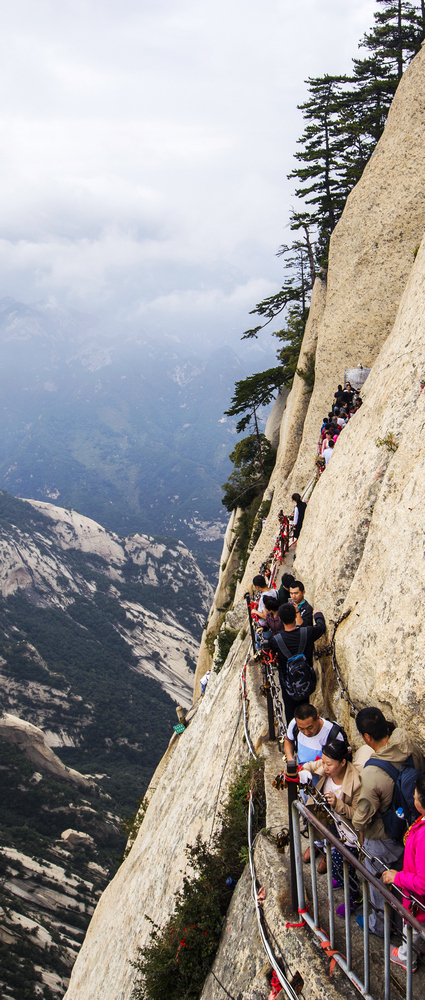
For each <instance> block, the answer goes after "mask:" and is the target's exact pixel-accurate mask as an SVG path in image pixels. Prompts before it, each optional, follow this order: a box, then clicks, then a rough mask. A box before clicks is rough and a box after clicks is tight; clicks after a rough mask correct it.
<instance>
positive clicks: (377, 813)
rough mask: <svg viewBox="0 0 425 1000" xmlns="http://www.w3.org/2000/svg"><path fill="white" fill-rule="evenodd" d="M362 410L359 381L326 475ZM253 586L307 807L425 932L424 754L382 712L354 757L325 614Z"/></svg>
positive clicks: (370, 714) (336, 409)
mask: <svg viewBox="0 0 425 1000" xmlns="http://www.w3.org/2000/svg"><path fill="white" fill-rule="evenodd" d="M361 405H362V403H361V399H360V395H359V393H357V392H356V391H355V390H353V389H352V387H351V385H350V383H346V384H345V387H344V389H342V386H341V385H339V386H338V389H337V392H336V393H335V402H334V405H333V407H332V411H331V412H330V413H329V414H328V417H327V418H326V419H324V421H323V425H322V428H321V440H320V444H319V459H318V462H320V461H321V460H322V459H323V460H324V461H323V468H326V466H327V464H328V462H329V459H330V457H331V455H332V449H333V448H334V446H335V444H336V441H337V440H338V436H339V434H340V433H341V432H342V430H343V428H344V427H345V425H346V423H347V421H348V420H349V419H350V418H351V417H352V416H353V414H354V413H356V412H357V410H358V409H359V407H360V406H361ZM326 452H329V454H328V455H326ZM319 468H320V466H319ZM292 499H293V500H294V501H295V511H294V519H293V523H294V531H293V539H294V541H296V540H297V539H298V536H299V533H300V530H301V527H302V523H303V519H304V514H305V510H306V504H305V503H304V501H303V500H302V498H301V496H300V494H298V493H295V494H293V497H292ZM281 513H282V512H281ZM280 520H281V519H280ZM287 520H288V519H285V521H287ZM253 585H254V588H255V590H256V591H257V601H256V602H254V604H253V605H251V609H252V614H253V617H254V620H255V621H256V631H257V653H260V651H261V653H265V654H266V655H267V654H268V653H271V654H274V655H275V657H276V661H277V670H278V675H279V682H280V689H281V694H282V701H283V704H284V708H285V716H286V729H287V731H286V739H285V753H286V757H287V759H294V758H295V759H296V761H297V764H298V776H299V782H300V789H301V791H300V795H301V797H302V798H303V799H304V801H306V802H307V804H308V805H309V804H311V803H312V802H316V804H317V801H318V800H319V801H320V800H321V801H322V802H323V803H324V804H325V806H327V808H328V819H329V814H330V815H331V817H332V821H331V824H332V825H331V829H332V832H333V834H334V835H335V836H336V837H338V838H340V839H341V840H342V841H343V842H344V844H345V846H346V848H347V849H348V850H349V851H350V852H351V853H352V854H353V856H354V857H356V858H358V857H359V856H360V853H361V857H362V860H363V861H364V864H365V866H366V868H367V869H368V870H369V871H370V872H371V873H372V874H373V875H375V877H380V876H381V877H382V882H383V883H384V884H385V885H387V886H388V887H391V886H394V887H395V888H396V889H397V890H399V893H400V895H401V898H402V902H403V904H404V906H405V907H406V908H407V909H409V910H411V911H412V912H413V914H414V915H415V916H416V919H417V920H418V921H419V922H420V923H423V924H424V925H425V759H424V756H423V754H422V751H421V750H420V748H419V746H418V745H417V744H416V743H415V741H414V739H412V738H411V736H410V735H409V734H408V733H407V732H406V730H404V729H403V728H401V727H398V726H397V725H396V724H395V723H394V722H392V721H389V720H387V719H386V718H385V716H384V715H383V713H382V711H381V710H380V709H379V708H377V707H375V706H371V707H367V708H363V709H361V711H359V712H358V713H357V715H356V726H357V730H358V733H359V737H361V738H362V740H363V745H362V746H360V747H358V748H357V749H356V750H353V749H352V747H351V746H350V744H349V740H348V738H347V735H346V733H345V731H344V729H343V727H342V726H341V725H340V724H339V723H337V722H336V721H330V720H328V719H325V718H321V716H320V715H319V713H318V711H317V709H316V707H315V706H314V705H313V704H311V702H310V700H309V699H310V696H311V695H312V694H313V692H314V690H315V687H316V674H315V670H314V667H313V652H314V643H315V642H316V640H317V639H319V638H320V636H322V635H323V633H324V632H325V630H326V623H325V619H324V616H323V614H322V613H321V612H320V611H313V608H312V605H311V604H309V603H308V601H307V600H306V596H305V588H304V584H303V583H302V581H301V580H297V579H295V577H294V576H293V575H292V574H290V573H283V575H282V578H281V582H280V585H279V586H277V585H274V584H273V583H271V584H270V583H267V580H266V577H265V576H264V575H258V576H255V577H254V579H253ZM312 795H313V798H312ZM315 852H316V853H317V854H318V855H320V858H319V862H318V868H317V871H318V872H319V873H325V872H326V871H327V856H326V852H325V851H324V844H323V843H321V842H320V841H316V842H315ZM331 854H332V883H333V887H334V889H335V890H338V889H342V888H343V857H342V855H341V854H340V853H339V852H338V850H337V849H336V848H334V847H333V848H332V852H331ZM303 860H304V862H305V863H306V864H310V863H313V862H314V860H315V859H313V858H311V857H310V848H309V847H308V848H307V849H306V850H305V851H304V855H303ZM369 895H370V915H369V931H370V933H372V934H375V935H377V936H378V937H381V938H383V937H384V901H383V897H382V896H381V894H380V892H379V891H378V890H377V889H375V887H374V886H373V885H372V884H371V883H370V884H369ZM399 898H400V897H399ZM349 901H350V916H351V915H354V914H355V913H356V910H357V909H358V908H359V906H360V904H361V903H362V889H361V886H360V885H359V883H358V880H357V874H356V869H355V868H354V866H353V865H349ZM336 913H337V914H338V915H339V916H342V917H346V916H347V917H348V914H346V911H345V904H344V902H342V903H341V904H340V905H339V906H338V907H337V908H336ZM355 919H356V921H357V923H358V924H359V926H360V927H361V928H363V914H362V913H358V914H357V915H356V917H355ZM399 929H400V932H401V933H402V941H401V944H400V945H399V947H395V946H393V947H391V949H390V959H391V962H393V963H395V964H396V965H399V966H401V967H402V968H403V969H406V968H407V961H408V948H407V938H406V934H405V932H404V930H403V929H402V928H401V927H400V928H399ZM424 930H425V928H424ZM421 952H425V936H424V937H423V936H422V935H421V934H419V932H416V931H415V930H413V960H412V969H413V971H415V969H416V968H417V963H418V958H419V955H420V953H421Z"/></svg>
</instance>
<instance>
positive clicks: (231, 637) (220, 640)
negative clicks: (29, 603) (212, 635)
mask: <svg viewBox="0 0 425 1000" xmlns="http://www.w3.org/2000/svg"><path fill="white" fill-rule="evenodd" d="M237 634H238V633H237V631H235V629H233V628H221V629H220V631H219V633H218V636H217V648H216V657H215V661H214V673H216V674H219V673H220V670H221V668H222V667H223V666H224V664H225V662H226V659H227V655H228V653H229V650H230V649H231V648H232V646H233V643H234V641H235V639H236V636H237Z"/></svg>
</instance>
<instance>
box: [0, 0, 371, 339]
mask: <svg viewBox="0 0 425 1000" xmlns="http://www.w3.org/2000/svg"><path fill="white" fill-rule="evenodd" d="M374 9H375V3H374V0H5V2H4V3H3V4H2V5H1V12H0V27H1V30H0V50H1V57H0V94H1V98H0V105H1V135H2V143H1V155H0V218H1V226H0V274H1V277H0V296H4V295H7V296H13V297H14V298H17V299H20V300H22V301H25V302H33V301H37V300H50V301H52V302H57V303H59V304H63V305H67V306H73V307H75V308H77V309H81V310H83V311H86V312H90V313H96V314H98V315H100V316H102V317H105V318H108V320H109V321H110V322H112V323H113V324H114V325H117V326H120V325H122V324H125V323H130V324H131V325H132V326H136V327H137V328H140V329H143V330H144V331H145V332H147V333H149V334H155V335H159V334H161V333H165V334H167V335H168V336H170V335H171V336H177V337H181V338H183V339H184V338H186V337H189V338H195V340H198V339H199V338H200V337H203V338H205V339H206V340H209V341H211V342H219V341H220V340H222V341H223V340H227V341H228V342H232V343H233V344H236V343H237V342H238V340H239V337H240V334H241V332H242V331H243V330H244V329H246V327H247V326H248V325H250V322H251V320H250V318H249V316H248V313H249V309H251V308H252V307H253V305H254V304H255V303H256V302H257V301H259V300H260V299H261V298H263V297H264V296H265V295H268V294H272V293H273V292H274V291H275V290H276V289H277V288H278V287H279V284H280V280H281V274H282V270H281V263H280V262H279V260H278V259H277V258H276V257H275V252H276V250H277V248H278V247H279V245H280V244H281V243H283V242H285V241H287V240H288V230H287V228H286V226H287V222H288V215H289V210H290V207H291V204H293V198H292V191H293V181H287V180H286V175H287V174H288V173H289V171H290V170H291V168H292V166H293V160H292V157H293V153H294V151H295V149H296V140H297V137H298V136H299V135H300V133H301V131H302V118H301V114H300V112H298V111H297V110H296V105H297V103H300V102H301V101H302V100H303V99H304V98H305V86H304V83H303V81H304V79H305V78H306V77H307V76H309V75H312V76H315V75H320V74H322V73H324V72H329V73H338V72H344V71H349V69H350V61H351V57H352V56H353V55H356V53H357V44H358V41H359V39H360V38H361V36H362V35H363V33H364V31H365V30H366V29H367V28H368V27H370V26H371V24H372V21H373V11H374Z"/></svg>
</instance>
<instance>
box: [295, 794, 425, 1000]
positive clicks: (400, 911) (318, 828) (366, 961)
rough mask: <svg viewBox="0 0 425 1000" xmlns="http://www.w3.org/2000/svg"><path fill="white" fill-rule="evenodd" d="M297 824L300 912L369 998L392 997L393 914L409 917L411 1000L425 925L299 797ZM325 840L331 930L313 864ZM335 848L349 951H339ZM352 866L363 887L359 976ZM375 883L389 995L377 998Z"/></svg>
mask: <svg viewBox="0 0 425 1000" xmlns="http://www.w3.org/2000/svg"><path fill="white" fill-rule="evenodd" d="M300 816H302V817H303V819H304V820H305V821H306V822H307V825H308V832H309V844H310V857H311V859H312V864H311V895H312V904H313V913H312V914H311V913H310V912H309V911H308V909H307V905H306V891H305V886H304V870H303V859H302V846H301V828H300ZM292 825H293V837H294V854H295V868H296V880H297V892H298V910H299V912H300V913H301V915H302V919H303V920H304V921H305V923H306V924H307V925H308V927H310V929H311V930H312V931H313V933H314V934H315V936H316V937H317V938H318V940H319V941H320V943H321V946H322V947H324V949H325V951H326V953H327V954H328V955H329V957H331V958H332V960H333V961H335V962H336V963H337V964H338V965H339V966H340V968H341V969H342V970H343V972H345V974H346V975H347V976H348V978H349V980H350V981H351V982H352V983H353V985H354V986H355V987H356V988H357V989H358V990H359V992H360V993H361V994H362V996H364V997H365V998H366V1000H381V997H383V998H384V1000H390V998H391V963H390V947H391V945H390V936H391V915H392V914H393V915H394V914H397V915H398V917H399V918H400V917H401V918H402V920H403V921H404V934H405V937H406V942H407V959H406V994H405V995H406V1000H413V992H412V990H413V979H412V973H413V971H414V963H413V940H412V937H413V931H415V932H416V933H417V934H419V935H421V937H422V938H423V939H424V947H425V928H424V925H423V924H421V923H419V921H418V920H416V918H415V917H414V916H413V914H412V913H411V911H409V910H406V909H405V907H404V906H403V905H402V903H400V902H399V901H398V900H397V898H396V897H395V896H394V895H392V893H391V892H390V891H389V890H388V889H387V888H386V887H385V885H383V884H382V882H381V881H379V879H378V878H375V876H374V875H372V873H371V872H370V871H368V869H367V868H365V866H364V865H363V864H362V863H361V861H359V860H358V859H357V858H356V857H355V856H354V855H353V854H352V853H351V851H349V850H348V849H347V847H346V846H345V844H344V843H343V842H342V841H341V840H340V839H339V838H338V837H336V836H334V834H333V833H332V832H331V831H330V830H329V828H328V827H326V826H324V825H323V824H322V823H321V822H320V820H318V819H317V818H316V816H315V815H314V813H312V812H311V811H310V809H308V808H307V806H305V805H303V803H302V802H300V801H299V800H298V799H297V800H296V801H295V802H293V804H292ZM317 835H319V837H320V840H322V841H325V844H326V857H327V889H328V907H327V916H328V920H329V933H327V932H326V931H325V930H323V928H322V927H321V925H320V913H319V895H318V889H317V873H316V868H315V865H314V856H315V843H314V842H315V839H316V840H317V839H318V836H317ZM332 847H335V848H336V850H337V851H338V852H339V854H340V855H341V856H342V858H343V880H344V881H343V886H344V904H345V955H343V954H342V952H340V951H339V950H338V949H337V947H336V930H335V906H334V887H333V884H332ZM349 865H351V866H352V867H353V868H354V869H355V870H356V873H357V876H358V880H359V883H360V885H361V887H362V891H363V977H361V976H360V974H359V971H358V970H357V971H355V969H354V968H353V948H352V934H351V924H350V916H351V908H350V884H349ZM369 885H371V886H373V887H374V888H375V889H377V890H378V892H379V893H380V895H381V896H382V899H383V911H384V914H383V923H384V938H383V946H384V993H383V994H381V995H380V996H379V997H378V996H375V997H374V996H372V994H371V992H370V973H371V967H370V957H369V943H370V942H369V938H370V934H371V931H370V930H369V912H370V903H369V900H368V886H369ZM419 997H423V983H422V984H421V992H419V993H418V998H419Z"/></svg>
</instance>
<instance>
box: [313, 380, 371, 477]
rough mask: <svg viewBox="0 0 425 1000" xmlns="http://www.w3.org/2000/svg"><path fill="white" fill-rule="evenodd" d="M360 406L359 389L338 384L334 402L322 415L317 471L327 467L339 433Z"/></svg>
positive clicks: (349, 385)
mask: <svg viewBox="0 0 425 1000" xmlns="http://www.w3.org/2000/svg"><path fill="white" fill-rule="evenodd" d="M361 406H362V398H361V395H360V390H359V389H356V388H353V387H352V385H351V383H350V382H346V383H345V386H344V388H342V385H339V386H338V388H337V390H336V393H335V394H334V402H333V403H332V407H331V409H330V411H329V413H328V415H327V416H325V417H323V422H322V426H321V428H320V437H319V441H318V449H317V450H318V457H317V465H318V467H319V471H323V470H324V469H326V468H327V467H328V464H329V461H330V459H331V458H332V455H333V450H334V448H335V445H336V443H337V441H338V438H339V435H340V434H341V433H342V431H343V430H344V427H345V426H346V425H347V424H348V421H349V420H351V417H353V416H354V414H355V413H357V411H358V410H359V409H360V407H361Z"/></svg>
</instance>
